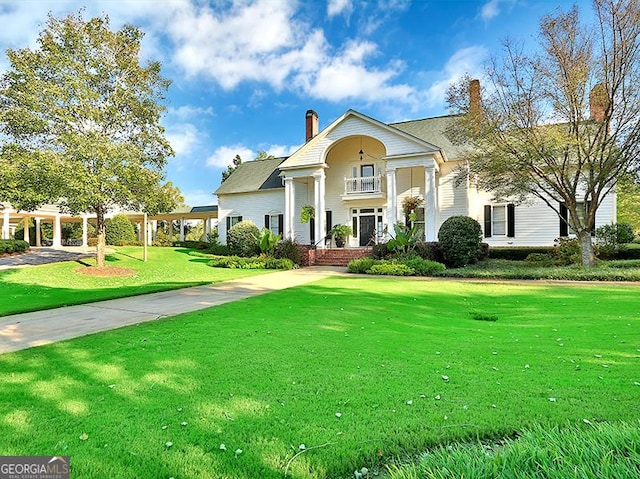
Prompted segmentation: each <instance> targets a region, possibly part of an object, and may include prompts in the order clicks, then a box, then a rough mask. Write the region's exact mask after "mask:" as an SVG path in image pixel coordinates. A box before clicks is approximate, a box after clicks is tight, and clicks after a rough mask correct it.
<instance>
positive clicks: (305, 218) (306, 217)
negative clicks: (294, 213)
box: [300, 205, 316, 223]
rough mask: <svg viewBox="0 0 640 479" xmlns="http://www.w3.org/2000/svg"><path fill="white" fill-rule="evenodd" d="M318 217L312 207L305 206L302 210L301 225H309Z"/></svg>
mask: <svg viewBox="0 0 640 479" xmlns="http://www.w3.org/2000/svg"><path fill="white" fill-rule="evenodd" d="M315 217H316V210H315V209H314V207H313V206H311V205H304V206H303V207H302V209H301V210H300V223H308V222H309V221H310V220H312V219H313V218H315Z"/></svg>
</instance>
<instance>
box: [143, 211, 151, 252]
mask: <svg viewBox="0 0 640 479" xmlns="http://www.w3.org/2000/svg"><path fill="white" fill-rule="evenodd" d="M142 222H143V223H144V231H145V233H144V237H145V241H146V243H145V244H146V245H147V246H149V245H151V244H153V231H151V228H149V226H150V225H149V216H147V215H146V213H145V217H144V219H143V221H142Z"/></svg>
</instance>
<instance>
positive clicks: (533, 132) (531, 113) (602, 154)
mask: <svg viewBox="0 0 640 479" xmlns="http://www.w3.org/2000/svg"><path fill="white" fill-rule="evenodd" d="M593 5H594V18H595V21H594V22H593V23H592V24H590V25H585V24H584V23H583V22H582V21H581V19H580V16H579V10H578V8H577V7H575V6H574V7H573V8H572V9H570V10H569V11H567V12H560V13H557V14H554V15H548V16H545V17H543V18H542V19H541V21H540V31H539V37H538V43H537V47H538V48H537V49H536V50H535V51H533V52H528V51H527V50H526V49H525V45H517V44H515V43H513V42H509V41H507V42H505V45H504V51H503V54H502V55H501V56H499V57H496V58H493V59H492V60H491V61H490V62H488V64H487V67H486V71H485V78H484V79H483V86H482V88H481V89H479V88H478V86H477V84H476V93H477V95H474V94H473V88H471V89H469V88H468V85H467V82H466V81H464V82H461V83H458V84H456V85H453V86H452V87H451V88H450V89H449V94H448V101H449V104H450V106H451V107H452V108H453V110H454V111H457V112H459V113H463V114H462V115H460V116H458V117H457V121H455V123H454V128H452V129H451V131H450V135H451V136H452V137H453V138H454V139H457V140H459V141H461V142H464V141H466V142H467V145H468V147H469V148H468V149H467V151H468V154H467V158H466V159H468V160H469V161H468V168H469V170H468V172H469V173H470V175H471V179H472V180H473V181H475V182H476V183H477V185H478V187H479V188H481V189H483V190H486V191H491V192H493V193H494V194H495V195H496V197H499V198H509V199H511V200H515V201H526V200H527V199H531V198H532V197H537V198H539V199H541V200H542V201H544V202H545V203H546V204H547V205H548V206H549V207H550V208H552V209H553V210H554V211H555V212H556V213H557V214H558V216H559V217H563V216H564V214H563V213H564V208H566V211H567V213H568V224H569V226H570V227H571V229H572V230H573V231H574V232H575V234H576V236H577V238H578V239H579V241H580V244H581V248H582V262H583V264H584V265H587V266H588V265H592V264H593V260H594V258H593V245H592V242H591V231H592V229H593V227H594V225H595V216H596V211H597V209H598V207H599V206H600V205H601V204H602V201H603V199H604V198H605V196H606V195H607V194H608V193H610V192H611V191H612V190H613V189H614V188H615V185H616V179H617V178H618V177H619V176H620V175H621V174H623V173H625V172H634V171H637V170H638V168H639V166H640V4H639V0H595V2H594V4H593ZM463 83H464V84H463Z"/></svg>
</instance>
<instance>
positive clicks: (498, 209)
mask: <svg viewBox="0 0 640 479" xmlns="http://www.w3.org/2000/svg"><path fill="white" fill-rule="evenodd" d="M492 236H506V237H510V238H513V237H514V236H515V205H513V204H498V205H485V207H484V237H485V238H491V237H492Z"/></svg>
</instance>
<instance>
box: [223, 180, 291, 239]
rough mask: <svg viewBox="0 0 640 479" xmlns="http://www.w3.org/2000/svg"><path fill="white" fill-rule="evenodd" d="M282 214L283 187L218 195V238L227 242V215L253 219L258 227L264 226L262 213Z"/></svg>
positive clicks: (246, 219) (244, 219)
mask: <svg viewBox="0 0 640 479" xmlns="http://www.w3.org/2000/svg"><path fill="white" fill-rule="evenodd" d="M267 214H284V189H281V188H278V189H273V190H263V191H256V192H251V193H237V194H233V195H219V196H218V240H219V241H220V243H222V244H226V243H227V227H226V224H227V221H226V219H227V217H228V216H242V220H243V221H253V222H254V223H255V224H256V226H257V227H258V228H259V229H262V228H263V227H264V215H267Z"/></svg>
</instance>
